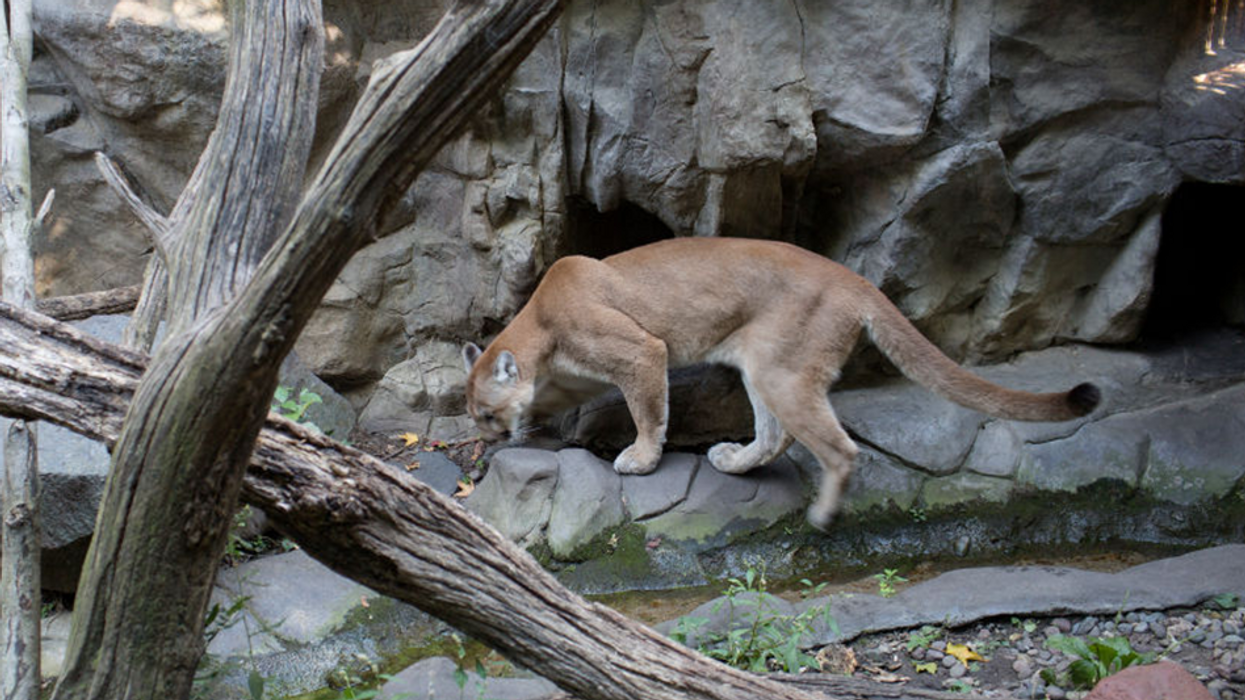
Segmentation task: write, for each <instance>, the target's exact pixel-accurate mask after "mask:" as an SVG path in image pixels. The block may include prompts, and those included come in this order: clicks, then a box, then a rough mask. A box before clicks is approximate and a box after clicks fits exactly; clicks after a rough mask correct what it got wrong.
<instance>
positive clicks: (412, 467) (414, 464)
mask: <svg viewBox="0 0 1245 700" xmlns="http://www.w3.org/2000/svg"><path fill="white" fill-rule="evenodd" d="M421 466H423V465H422V464H420V463H419V460H418V459H417V460H415V461H414V462H411V463H410V464H408V465H406V470H407V471H408V472H413V471H415V470H416V469H419V468H420V467H421Z"/></svg>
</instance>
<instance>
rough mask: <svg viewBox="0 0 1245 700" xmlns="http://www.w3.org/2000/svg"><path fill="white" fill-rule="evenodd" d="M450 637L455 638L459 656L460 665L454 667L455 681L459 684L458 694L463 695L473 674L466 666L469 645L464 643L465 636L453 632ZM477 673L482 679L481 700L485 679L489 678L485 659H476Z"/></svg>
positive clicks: (482, 698)
mask: <svg viewBox="0 0 1245 700" xmlns="http://www.w3.org/2000/svg"><path fill="white" fill-rule="evenodd" d="M450 637H451V638H452V639H453V640H454V645H455V650H454V653H455V655H456V656H458V667H457V668H455V669H454V683H455V685H457V686H458V694H459V696H460V697H461V696H462V695H463V694H464V693H465V692H466V691H467V681H468V680H470V678H471V676H470V675H469V674H468V673H467V669H466V668H464V664H465V663H466V660H467V646H466V645H465V644H463V638H462V637H460V636H458V635H457V634H451V635H450ZM475 674H476V676H477V677H479V679H480V683H479V687H480V698H479V700H484V689H485V685H484V681H486V680H488V669H486V668H484V661H483V660H482V659H478V658H477V659H476V665H475Z"/></svg>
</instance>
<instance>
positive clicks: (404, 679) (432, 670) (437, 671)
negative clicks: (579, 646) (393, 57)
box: [377, 656, 558, 700]
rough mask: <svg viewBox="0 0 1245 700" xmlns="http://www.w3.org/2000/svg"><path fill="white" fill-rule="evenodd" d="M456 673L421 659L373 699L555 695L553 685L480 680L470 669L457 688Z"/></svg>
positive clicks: (515, 699)
mask: <svg viewBox="0 0 1245 700" xmlns="http://www.w3.org/2000/svg"><path fill="white" fill-rule="evenodd" d="M457 670H458V665H457V664H455V663H454V662H453V661H452V660H450V659H448V658H446V657H444V656H438V657H433V658H431V659H425V660H423V661H420V662H419V663H417V664H415V665H413V666H411V667H409V668H407V669H406V670H404V671H402V672H401V673H398V674H397V675H395V676H394V677H393V678H392V679H390V680H389V681H388V682H386V683H385V685H384V687H383V688H382V689H381V691H380V694H379V695H378V696H377V697H378V698H381V699H382V700H413V699H415V698H457V697H463V698H489V699H490V700H529V699H535V698H543V697H549V696H551V695H553V694H555V693H557V692H558V687H557V686H556V685H554V684H553V683H550V682H549V681H547V680H545V679H543V678H539V677H529V678H481V677H480V676H478V675H477V674H476V673H475V672H474V669H467V682H466V683H465V684H464V685H462V686H461V687H460V686H459V685H458V682H457V681H456V680H455V678H454V674H455V672H456V671H457Z"/></svg>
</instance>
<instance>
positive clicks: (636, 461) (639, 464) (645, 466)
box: [614, 444, 661, 474]
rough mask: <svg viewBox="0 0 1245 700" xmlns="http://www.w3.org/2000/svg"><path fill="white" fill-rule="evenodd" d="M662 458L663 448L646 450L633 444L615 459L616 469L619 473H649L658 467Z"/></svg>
mask: <svg viewBox="0 0 1245 700" xmlns="http://www.w3.org/2000/svg"><path fill="white" fill-rule="evenodd" d="M660 459H661V448H658V449H655V450H653V449H648V450H646V449H644V448H642V447H640V446H639V445H638V444H633V445H631V446H630V447H628V448H627V449H625V450H623V451H622V454H620V455H618V457H617V458H616V459H615V460H614V471H616V472H618V473H619V474H648V473H650V472H652V471H653V470H654V469H656V468H657V462H658V460H660Z"/></svg>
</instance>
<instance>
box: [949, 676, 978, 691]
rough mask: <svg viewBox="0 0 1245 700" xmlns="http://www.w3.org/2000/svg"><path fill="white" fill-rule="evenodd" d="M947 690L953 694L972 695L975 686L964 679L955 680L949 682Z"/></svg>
mask: <svg viewBox="0 0 1245 700" xmlns="http://www.w3.org/2000/svg"><path fill="white" fill-rule="evenodd" d="M947 690H950V691H951V692H953V693H971V692H973V684H972V683H970V682H968V681H966V680H964V679H963V678H953V679H951V680H949V681H947Z"/></svg>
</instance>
